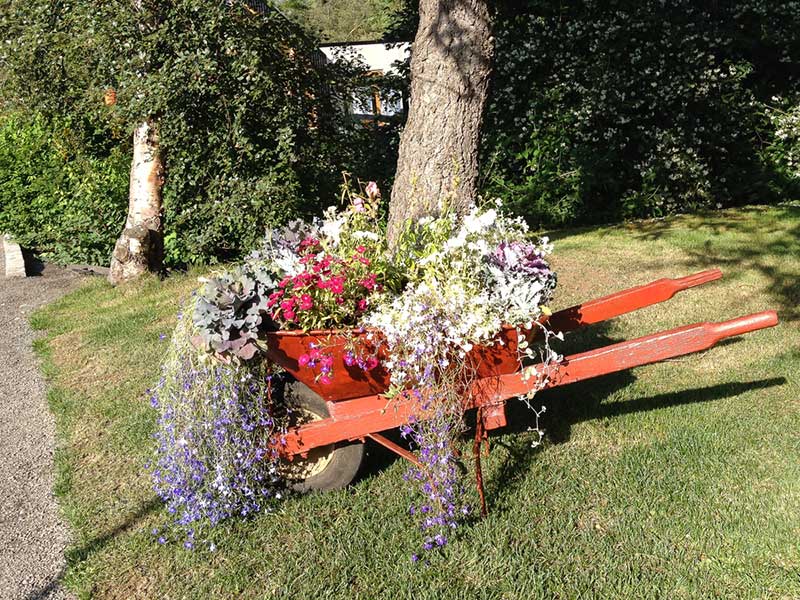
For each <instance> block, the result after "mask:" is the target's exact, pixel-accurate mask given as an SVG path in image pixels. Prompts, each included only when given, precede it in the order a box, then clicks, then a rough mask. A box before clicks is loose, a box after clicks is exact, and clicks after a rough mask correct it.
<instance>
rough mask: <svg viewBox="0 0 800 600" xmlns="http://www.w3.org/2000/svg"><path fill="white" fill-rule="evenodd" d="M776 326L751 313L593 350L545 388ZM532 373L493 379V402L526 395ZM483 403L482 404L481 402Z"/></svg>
mask: <svg viewBox="0 0 800 600" xmlns="http://www.w3.org/2000/svg"><path fill="white" fill-rule="evenodd" d="M777 324H778V314H777V313H776V312H775V311H773V310H768V311H764V312H760V313H754V314H752V315H747V316H744V317H739V318H737V319H731V320H730V321H721V322H719V323H695V324H694V325H686V326H684V327H678V328H677V329H671V330H669V331H662V332H660V333H655V334H653V335H647V336H644V337H640V338H637V339H634V340H629V341H626V342H619V343H618V344H612V345H610V346H605V347H603V348H598V349H596V350H589V351H588V352H582V353H580V354H573V355H572V356H567V357H566V358H565V359H564V361H563V363H562V364H560V365H559V366H558V367H557V369H555V370H553V372H552V374H551V375H550V376H549V378H548V380H547V382H546V383H545V384H544V387H545V388H550V387H555V386H560V385H567V384H570V383H576V382H578V381H583V380H585V379H591V378H593V377H600V376H602V375H608V374H610V373H616V372H617V371H624V370H625V369H631V368H633V367H640V366H642V365H648V364H651V363H655V362H659V361H662V360H668V359H670V358H676V357H678V356H684V355H686V354H693V353H695V352H702V351H704V350H708V349H709V348H711V347H712V346H714V345H715V344H717V343H718V342H720V341H721V340H723V339H725V338H729V337H733V336H737V335H742V334H744V333H750V332H751V331H757V330H759V329H765V328H767V327H773V326H775V325H777ZM531 369H535V370H536V372H537V373H539V374H544V372H545V371H544V368H543V367H542V366H541V365H537V366H534V367H531ZM532 373H533V372H532V371H529V372H528V373H513V374H511V375H503V376H501V377H498V378H496V379H497V381H496V382H495V383H494V386H495V387H494V392H493V393H494V395H495V397H496V398H498V399H499V398H509V397H512V396H517V395H522V394H525V393H527V392H529V391H530V390H531V389H533V387H534V386H535V385H536V381H537V380H536V378H535V377H532V376H531V374H532ZM487 384H489V385H491V382H490V381H489V380H482V381H479V382H477V383H476V386H480V387H481V390H480V391H479V390H475V393H474V394H473V396H475V397H480V396H481V395H482V394H483V395H486V393H487V391H488V389H489V388H487V387H486V386H487ZM483 402H485V401H483Z"/></svg>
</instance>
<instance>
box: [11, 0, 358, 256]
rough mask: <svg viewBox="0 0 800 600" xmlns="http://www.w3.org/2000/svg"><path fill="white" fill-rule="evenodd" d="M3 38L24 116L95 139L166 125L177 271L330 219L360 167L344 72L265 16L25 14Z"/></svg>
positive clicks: (265, 11)
mask: <svg viewBox="0 0 800 600" xmlns="http://www.w3.org/2000/svg"><path fill="white" fill-rule="evenodd" d="M251 5H252V6H251ZM253 7H256V8H253ZM257 9H259V10H257ZM0 34H2V38H3V41H4V42H5V43H4V44H3V45H2V46H0V69H2V71H3V73H4V74H5V75H6V77H5V78H4V80H0V84H2V86H3V90H2V92H3V93H2V96H3V98H4V100H5V101H6V102H7V103H10V104H12V105H13V106H15V107H17V108H18V109H19V110H25V111H30V110H39V111H42V112H44V114H47V115H48V116H57V117H59V118H71V119H73V120H75V119H78V118H81V119H85V120H86V121H87V122H88V124H89V127H88V128H87V129H86V131H85V134H86V135H87V137H89V138H91V137H92V136H94V135H96V134H95V132H99V133H100V135H101V136H102V135H110V136H111V137H115V138H116V139H127V138H128V137H129V136H130V133H131V132H132V131H133V128H134V127H135V126H136V125H137V124H138V123H139V122H141V120H142V119H144V118H146V117H153V118H154V119H156V120H157V122H158V126H159V134H160V145H161V151H162V152H163V156H164V158H165V164H166V170H165V175H166V178H165V186H164V189H163V200H164V228H165V251H166V262H167V264H168V265H183V264H187V263H208V262H217V261H220V260H228V259H232V258H235V257H240V256H242V255H244V254H246V253H247V252H248V251H249V250H250V249H252V248H253V247H254V246H255V244H256V243H257V240H258V239H259V238H260V237H261V236H262V235H263V233H264V231H265V229H267V228H268V227H269V226H271V225H274V224H277V223H281V222H283V221H286V220H289V219H290V218H292V217H294V216H298V215H306V214H313V213H316V212H318V211H319V209H320V208H321V202H322V201H321V200H320V199H321V198H327V197H331V196H332V195H333V192H334V191H335V189H336V187H337V186H338V183H339V181H340V177H341V175H340V173H341V171H342V170H343V169H345V168H346V167H348V166H350V165H352V164H354V162H355V158H356V157H357V156H358V155H360V154H359V150H358V148H357V147H356V144H358V143H359V141H360V139H359V136H356V135H355V134H354V132H353V131H352V128H351V127H350V125H351V124H350V122H349V119H348V118H347V116H346V115H345V114H344V113H343V111H341V110H339V107H340V106H341V105H343V99H344V98H345V97H347V96H346V95H347V89H346V88H347V84H344V83H342V82H343V81H346V80H347V78H346V77H344V75H345V73H344V71H343V68H342V67H340V66H339V65H329V66H326V65H323V64H322V63H321V60H322V56H321V54H320V53H319V51H318V49H317V42H316V40H315V39H314V38H313V37H311V36H309V35H308V34H306V33H305V32H303V31H302V30H301V29H300V28H299V27H297V26H296V25H294V24H292V23H291V22H289V21H287V20H286V18H285V17H283V16H282V15H281V14H280V13H279V12H278V11H276V10H275V9H274V8H271V7H268V6H265V5H263V3H260V2H252V3H250V4H248V3H239V2H237V3H230V2H218V1H211V0H177V1H175V2H166V3H155V2H142V3H141V7H140V9H134V5H133V4H131V3H130V2H129V1H127V0H111V1H109V2H103V3H99V4H98V3H96V2H89V1H88V0H75V1H74V2H69V3H63V4H58V5H54V6H50V5H47V6H44V7H43V6H38V5H37V6H33V5H31V4H30V3H28V2H23V1H21V0H11V1H10V2H9V3H8V7H6V10H5V11H4V13H3V15H2V17H0ZM109 89H113V90H114V91H115V100H116V102H115V103H114V104H109V105H106V104H104V101H103V100H104V96H105V93H106V92H107V91H108V90H109ZM123 221H124V219H120V220H119V221H118V222H117V223H115V224H114V225H113V227H111V230H112V231H113V233H114V234H115V235H116V234H118V233H119V231H120V230H121V228H122V225H123ZM102 260H103V262H105V261H106V256H103V259H102Z"/></svg>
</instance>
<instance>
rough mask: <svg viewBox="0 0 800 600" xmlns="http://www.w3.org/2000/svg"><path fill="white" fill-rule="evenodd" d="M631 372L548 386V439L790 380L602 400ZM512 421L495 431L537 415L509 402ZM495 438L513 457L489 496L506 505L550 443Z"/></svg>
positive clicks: (527, 424) (521, 425)
mask: <svg viewBox="0 0 800 600" xmlns="http://www.w3.org/2000/svg"><path fill="white" fill-rule="evenodd" d="M628 377H630V374H629V373H626V372H622V373H615V374H613V375H608V376H606V377H601V378H597V379H593V380H591V382H582V383H579V384H574V385H570V386H566V387H564V388H557V389H555V390H552V391H550V392H543V393H542V396H543V397H542V398H541V400H542V404H545V405H547V406H549V407H552V408H551V410H550V411H549V412H548V413H546V415H545V416H544V417H543V418H542V419H540V423H539V425H540V426H541V427H542V428H543V429H544V430H545V432H546V434H545V438H546V440H547V441H549V442H550V443H552V444H562V443H565V442H567V441H569V439H570V437H571V434H572V426H573V425H575V424H577V423H580V422H583V421H588V420H594V419H612V418H615V417H619V416H622V415H628V414H633V413H639V412H645V411H650V410H660V409H663V408H669V407H674V406H682V405H686V404H697V403H701V402H711V401H715V400H722V399H724V398H730V397H733V396H738V395H739V394H742V393H744V392H748V391H752V390H757V389H766V388H770V387H774V386H777V385H784V384H785V383H787V380H786V378H785V377H773V378H769V379H760V380H756V381H745V382H735V383H722V384H718V385H712V386H707V387H703V388H695V389H691V390H685V391H683V392H677V393H667V394H658V395H656V396H650V397H649V398H641V399H638V400H626V401H624V402H612V403H609V404H603V403H602V400H603V397H604V392H608V391H610V390H614V389H620V388H621V387H625V385H626V383H625V382H626V380H628ZM508 421H509V425H508V427H505V428H504V429H502V430H500V431H498V432H497V433H496V434H495V435H503V434H508V433H520V432H523V431H528V430H529V429H530V428H531V427H533V426H534V425H535V418H534V415H533V414H532V413H531V411H530V410H529V409H528V408H527V406H525V405H524V403H522V402H519V401H516V402H510V403H509V404H508ZM492 437H495V436H494V435H493V436H492ZM493 443H496V444H498V445H501V446H503V447H504V448H505V449H506V450H507V451H508V457H507V459H506V460H505V461H504V462H503V464H502V466H501V467H500V469H499V470H498V472H497V474H496V475H495V476H494V477H493V478H492V481H489V482H487V483H488V485H487V486H486V499H487V502H488V503H489V504H490V506H491V505H495V506H497V507H498V508H499V509H500V510H503V507H504V502H503V499H504V498H506V497H510V496H513V492H514V490H515V489H516V488H517V487H518V486H519V485H521V483H522V482H523V481H524V479H525V477H526V476H527V470H528V469H529V468H530V467H531V465H532V464H533V461H534V460H536V456H537V455H538V453H539V451H545V452H546V447H539V448H537V449H532V448H531V447H530V445H529V442H528V441H527V440H514V441H513V442H511V443H507V442H505V441H502V440H500V439H497V438H495V439H494V440H493Z"/></svg>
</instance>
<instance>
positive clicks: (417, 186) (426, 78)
mask: <svg viewBox="0 0 800 600" xmlns="http://www.w3.org/2000/svg"><path fill="white" fill-rule="evenodd" d="M492 46H493V39H492V36H491V19H490V15H489V8H488V5H487V0H420V2H419V28H418V29H417V36H416V38H415V40H414V46H413V48H412V52H411V106H410V110H409V114H408V122H407V123H406V127H405V129H404V131H403V135H402V137H401V140H400V149H399V157H398V160H397V172H396V175H395V180H394V187H393V188H392V200H391V205H390V207H389V231H388V235H389V242H390V244H391V243H393V242H394V241H395V240H396V239H397V235H398V234H399V232H400V231H401V230H402V227H403V225H404V224H405V222H406V221H407V220H409V219H411V220H414V219H417V218H419V217H421V216H423V215H433V214H438V213H439V212H440V211H441V210H442V209H443V208H444V207H447V208H449V209H452V210H456V211H459V212H463V211H464V209H465V208H466V207H467V206H469V204H470V203H472V202H473V201H475V200H476V198H477V180H478V145H479V138H480V129H481V122H482V120H483V108H484V105H485V103H486V96H487V93H488V87H489V75H490V73H491V63H492V53H493V48H492Z"/></svg>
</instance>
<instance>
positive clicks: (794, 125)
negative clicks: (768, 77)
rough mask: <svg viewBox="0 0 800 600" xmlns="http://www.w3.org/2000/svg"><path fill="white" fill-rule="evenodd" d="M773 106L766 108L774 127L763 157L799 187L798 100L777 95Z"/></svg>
mask: <svg viewBox="0 0 800 600" xmlns="http://www.w3.org/2000/svg"><path fill="white" fill-rule="evenodd" d="M772 100H773V103H774V104H775V106H770V107H769V108H768V109H767V116H768V117H769V120H770V122H771V124H772V126H773V127H774V133H773V137H772V139H771V141H770V143H769V144H767V146H766V147H765V149H764V156H765V159H766V160H767V161H769V162H771V163H772V165H773V166H774V168H775V170H776V171H777V172H779V173H780V174H781V175H782V176H783V177H785V178H786V180H787V181H789V182H791V184H792V185H794V186H795V190H798V189H800V102H797V101H795V102H791V101H788V100H785V99H783V98H780V97H778V96H776V97H774V98H772Z"/></svg>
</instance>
